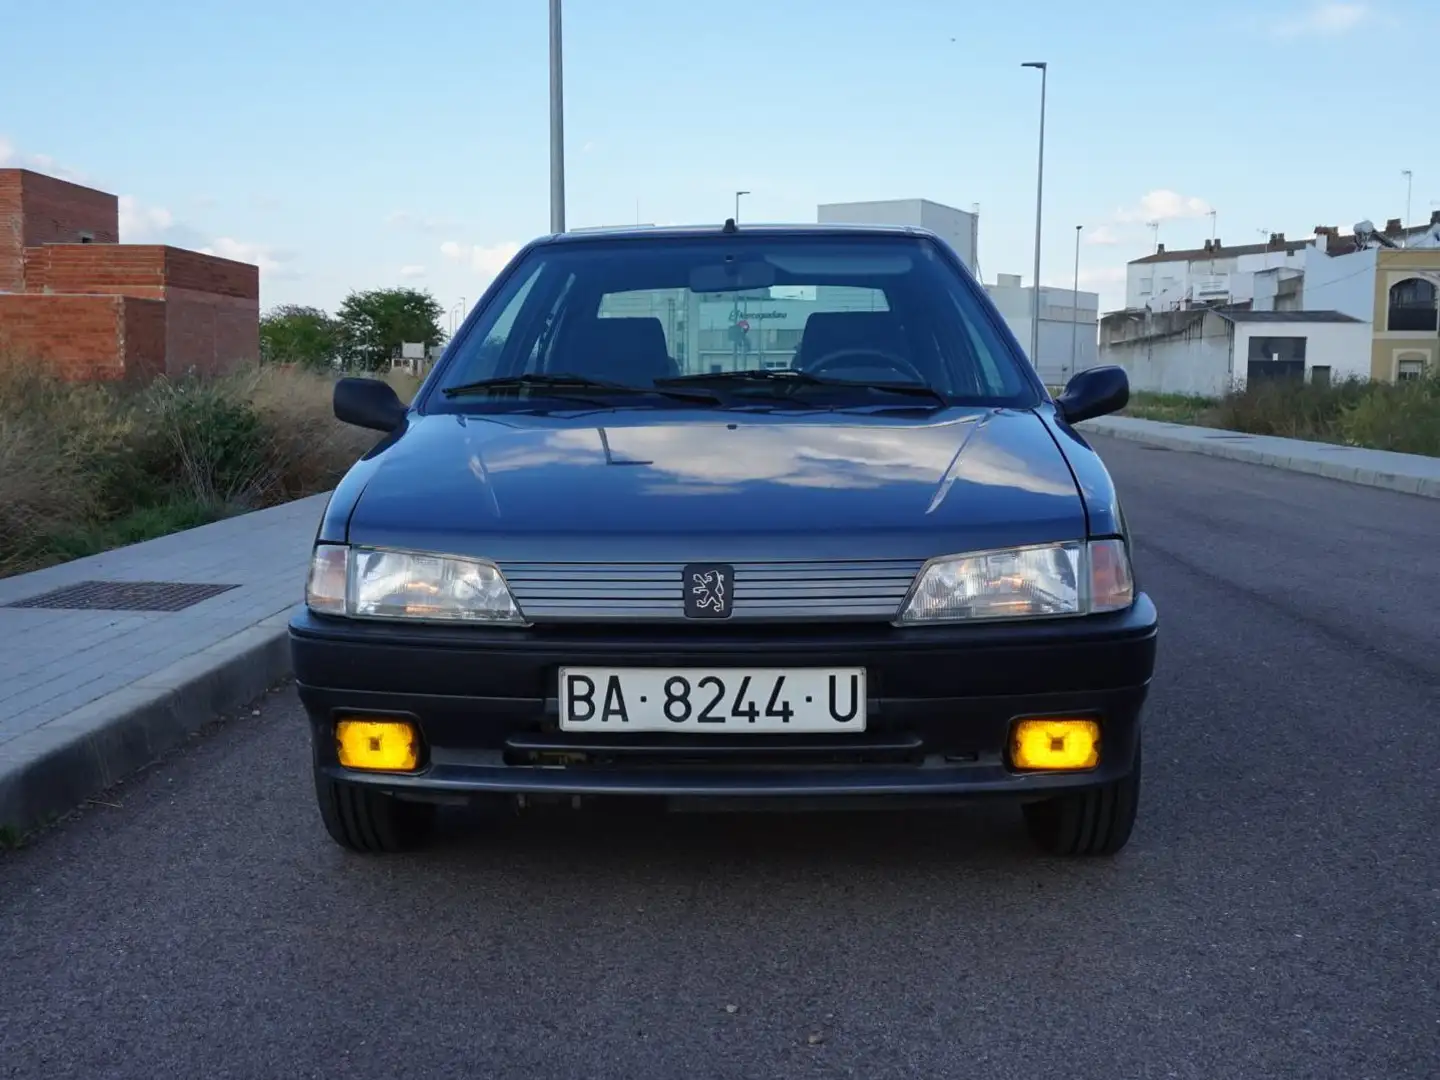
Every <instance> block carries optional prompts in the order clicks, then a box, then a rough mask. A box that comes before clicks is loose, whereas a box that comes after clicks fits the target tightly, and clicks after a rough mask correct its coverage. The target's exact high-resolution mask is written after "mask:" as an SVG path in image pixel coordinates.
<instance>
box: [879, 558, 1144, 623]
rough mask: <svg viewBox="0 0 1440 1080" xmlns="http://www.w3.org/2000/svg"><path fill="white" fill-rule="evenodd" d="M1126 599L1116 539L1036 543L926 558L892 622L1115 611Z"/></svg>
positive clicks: (1126, 568) (1128, 579) (1126, 576)
mask: <svg viewBox="0 0 1440 1080" xmlns="http://www.w3.org/2000/svg"><path fill="white" fill-rule="evenodd" d="M1134 600H1135V583H1134V579H1133V577H1132V575H1131V572H1130V558H1129V555H1128V554H1127V552H1126V551H1125V544H1124V541H1121V540H1093V541H1090V542H1089V543H1081V542H1078V541H1077V542H1072V543H1064V544H1041V545H1036V546H1034V547H1021V548H1002V549H999V550H995V551H976V552H970V553H968V554H964V555H950V556H946V557H944V558H940V559H932V560H931V561H930V562H929V563H927V564H926V565H925V568H924V569H923V570H921V572H920V577H919V579H918V580H917V581H916V583H915V587H914V588H913V589H911V590H910V596H909V598H908V599H907V600H906V602H905V607H904V609H903V610H902V611H901V612H900V618H899V620H898V621H899V622H901V623H926V622H958V621H973V620H980V619H1017V618H1032V619H1033V618H1040V617H1044V616H1054V615H1087V614H1095V613H1099V612H1102V611H1120V610H1123V609H1124V608H1127V607H1129V606H1130V605H1131V604H1132V603H1133V602H1134Z"/></svg>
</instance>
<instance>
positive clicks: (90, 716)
mask: <svg viewBox="0 0 1440 1080" xmlns="http://www.w3.org/2000/svg"><path fill="white" fill-rule="evenodd" d="M326 498H327V496H326V495H317V496H314V497H312V498H309V499H302V500H300V501H298V502H294V503H289V504H287V505H285V506H279V507H275V508H274V509H270V510H262V511H258V512H256V513H253V514H246V515H244V516H243V517H237V518H231V519H228V520H225V521H219V522H216V523H215V524H213V525H206V526H203V527H202V528H199V529H191V530H189V531H187V532H183V533H177V534H175V535H172V536H166V537H162V538H160V539H158V540H151V541H148V542H146V543H143V544H135V545H133V546H131V547H127V548H121V549H120V550H118V551H113V552H108V553H106V554H104V555H96V556H92V557H90V558H86V559H78V560H76V561H74V562H70V563H65V564H63V565H61V566H55V567H51V568H49V569H47V570H40V571H37V572H35V573H31V574H22V575H19V576H17V577H12V578H3V579H0V641H3V642H4V649H3V651H0V826H8V827H10V828H13V829H20V830H24V829H27V828H30V827H32V826H34V825H36V824H39V823H41V822H43V821H44V819H45V818H46V817H48V816H50V815H52V814H60V813H64V812H66V811H68V810H70V809H73V808H74V807H75V806H77V805H78V804H80V803H82V802H84V800H85V799H86V798H88V797H90V796H93V795H95V794H96V793H97V792H99V791H102V790H103V789H105V788H106V787H109V786H110V785H111V784H113V783H114V782H115V781H117V780H120V779H123V778H124V777H125V776H126V775H128V774H129V773H131V772H133V771H135V770H136V769H138V768H141V767H142V766H144V765H146V764H148V763H149V762H151V761H153V760H155V758H157V757H158V756H159V755H160V754H162V753H163V752H164V751H166V750H167V749H169V748H170V747H172V746H174V745H176V744H177V743H179V742H180V741H181V740H182V739H184V738H185V737H186V736H187V735H189V734H190V733H191V732H193V731H194V730H196V729H197V728H199V727H200V726H201V725H203V724H205V723H206V722H208V721H209V720H210V719H212V718H213V717H214V716H215V715H216V714H217V713H219V712H223V711H225V710H228V709H233V708H236V707H238V706H240V705H243V704H245V703H246V702H248V701H250V700H252V699H254V698H255V697H258V696H259V695H260V694H261V693H262V692H263V691H264V690H265V688H266V687H268V686H270V685H271V684H273V683H274V682H276V681H278V680H279V679H281V678H283V677H284V676H285V675H286V674H287V673H288V671H289V667H290V657H289V650H288V643H287V641H286V637H285V624H286V622H287V620H288V619H289V617H290V612H291V610H292V609H293V608H294V606H295V605H296V604H297V603H299V602H300V601H301V600H302V599H303V595H304V587H305V572H306V565H307V562H308V559H309V553H310V545H311V543H312V541H313V540H314V537H315V531H316V528H317V527H318V525H319V522H320V515H321V513H322V512H323V510H324V508H325V500H326ZM137 583H140V584H138V585H137ZM57 590H65V593H61V594H56V591H57ZM52 594H56V595H52ZM67 594H68V595H67ZM17 605H18V606H17Z"/></svg>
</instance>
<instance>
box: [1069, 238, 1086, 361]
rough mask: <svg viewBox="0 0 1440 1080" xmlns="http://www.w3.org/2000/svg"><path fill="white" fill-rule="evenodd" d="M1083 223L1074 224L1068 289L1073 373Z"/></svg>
mask: <svg viewBox="0 0 1440 1080" xmlns="http://www.w3.org/2000/svg"><path fill="white" fill-rule="evenodd" d="M1084 228H1085V226H1084V225H1076V226H1075V284H1074V287H1073V288H1072V289H1071V291H1070V374H1071V375H1074V374H1075V356H1076V349H1077V347H1078V344H1079V334H1080V232H1081V230H1082V229H1084Z"/></svg>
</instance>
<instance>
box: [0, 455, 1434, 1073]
mask: <svg viewBox="0 0 1440 1080" xmlns="http://www.w3.org/2000/svg"><path fill="white" fill-rule="evenodd" d="M1101 449H1102V452H1103V453H1104V454H1105V455H1106V458H1107V459H1108V460H1109V462H1110V463H1111V466H1112V469H1113V470H1114V472H1115V475H1116V477H1117V480H1118V482H1119V483H1120V485H1121V490H1122V493H1123V495H1124V497H1125V498H1126V501H1127V508H1128V512H1129V514H1130V517H1131V520H1132V523H1133V526H1134V528H1135V530H1136V531H1137V533H1138V536H1139V538H1140V539H1139V569H1140V573H1141V574H1142V575H1143V582H1144V585H1145V586H1146V587H1147V588H1148V589H1149V591H1150V592H1151V593H1152V594H1153V595H1154V597H1155V598H1156V601H1157V603H1158V604H1159V606H1160V609H1161V615H1162V621H1163V626H1162V645H1161V660H1160V672H1159V674H1158V677H1157V682H1156V686H1155V690H1154V694H1153V697H1152V702H1153V704H1152V707H1151V712H1150V727H1149V735H1148V736H1147V747H1146V768H1147V775H1146V785H1147V786H1146V789H1145V792H1144V795H1143V800H1142V807H1141V821H1140V824H1139V826H1138V827H1137V831H1136V835H1135V838H1134V840H1133V841H1132V843H1131V846H1130V847H1129V848H1128V849H1127V850H1126V851H1125V852H1124V853H1123V854H1122V855H1121V856H1120V857H1119V858H1117V859H1116V860H1114V861H1112V862H1092V863H1084V864H1080V863H1070V862H1063V861H1051V860H1046V859H1043V858H1040V857H1037V856H1036V855H1034V854H1032V853H1031V851H1030V849H1029V848H1028V847H1027V845H1026V842H1025V840H1024V837H1023V835H1022V834H1021V832H1020V830H1019V827H1018V824H1017V822H1016V819H1015V817H1014V815H1013V814H1012V813H1011V812H1010V811H1008V810H1006V809H1004V808H998V807H997V808H985V809H981V810H975V811H969V812H965V813H962V814H959V815H953V816H951V815H946V816H927V815H909V814H907V815H904V816H900V817H894V818H891V817H886V818H883V819H868V818H856V817H853V816H843V817H842V816H825V817H819V818H814V819H801V820H781V819H775V818H770V817H763V818H758V819H755V818H731V817H709V818H693V817H686V818H674V819H668V820H658V821H643V822H639V823H635V822H617V821H611V820H586V821H578V822H577V821H567V820H553V821H531V822H522V823H520V824H516V825H512V826H509V827H507V828H505V829H504V830H502V831H500V832H499V833H491V834H487V833H486V832H485V831H483V829H482V828H481V826H480V824H479V823H478V822H476V821H474V820H469V819H463V818H462V819H458V820H452V821H451V822H449V823H447V827H446V831H445V834H444V835H443V837H442V840H441V843H440V844H439V846H438V847H437V848H435V849H434V850H431V851H429V852H427V853H425V854H423V855H419V856H414V857H405V858H398V859H385V860H367V859H363V858H354V857H347V856H346V855H344V854H343V853H342V852H340V851H339V850H338V849H336V848H335V847H333V846H332V845H331V843H330V841H329V840H328V839H327V838H326V837H325V836H324V834H323V832H322V829H321V826H320V823H319V820H318V818H317V816H316V813H315V810H314V805H313V801H312V796H311V792H310V789H309V786H308V772H307V765H306V750H305V738H304V734H303V729H302V724H301V720H300V716H299V712H298V709H297V707H296V704H295V700H294V697H293V695H292V694H290V693H289V692H283V693H279V694H277V695H275V696H274V697H272V698H270V699H268V700H267V701H266V702H265V703H264V704H263V707H262V708H261V710H260V715H259V716H256V717H250V716H246V717H244V718H243V719H242V720H241V721H240V722H236V723H231V724H229V725H226V726H225V727H223V728H220V729H219V730H218V731H216V732H214V733H212V734H211V735H209V736H208V737H206V738H203V739H200V740H197V741H196V742H195V743H193V744H192V745H191V746H190V747H189V748H188V749H186V750H185V751H183V752H181V753H180V754H178V755H176V756H174V757H173V758H171V759H170V760H168V761H167V762H165V763H163V764H162V765H160V766H158V767H157V768H155V769H154V770H152V771H151V772H149V773H148V774H147V775H145V776H144V777H143V778H141V779H140V780H139V781H138V782H135V783H133V784H130V785H127V786H126V787H124V788H123V789H121V790H120V791H118V792H117V793H115V794H114V796H113V798H114V800H115V801H116V802H117V804H118V808H110V807H93V808H92V809H91V810H90V811H88V812H87V813H85V814H84V815H83V816H81V817H79V818H78V819H75V820H72V821H69V822H67V823H65V824H63V825H61V826H60V827H58V828H57V829H55V830H53V831H52V832H51V833H49V834H48V835H46V836H44V837H42V838H41V839H40V840H39V841H38V842H37V843H36V844H35V845H34V846H33V847H30V848H27V849H25V850H22V851H20V852H18V853H12V854H10V855H8V856H3V857H0V1076H7V1077H36V1078H44V1080H61V1078H63V1077H85V1078H96V1077H144V1078H147V1080H149V1078H153V1077H160V1076H164V1077H169V1076H174V1077H205V1078H207V1080H219V1078H222V1077H236V1078H245V1080H256V1078H263V1077H277V1078H279V1077H283V1078H287V1080H289V1078H300V1077H311V1076H336V1075H341V1074H342V1072H343V1073H344V1074H349V1075H353V1076H356V1077H386V1078H398V1077H449V1076H454V1077H462V1076H464V1077H481V1076H504V1077H525V1078H527V1080H539V1078H548V1077H586V1078H598V1077H627V1078H642V1077H643V1078H648V1077H667V1078H668V1077H682V1076H683V1077H687V1078H692V1077H693V1078H700V1077H711V1076H715V1077H721V1076H724V1077H738V1076H745V1077H770V1076H776V1077H778V1076H785V1077H802V1076H856V1077H864V1078H866V1080H878V1078H882V1077H956V1078H960V1077H971V1076H973V1077H985V1078H991V1077H995V1078H1006V1077H1026V1078H1030V1077H1062V1076H1063V1077H1086V1078H1088V1077H1096V1078H1102V1077H1103V1078H1105V1080H1116V1078H1122V1077H1137V1078H1141V1077H1143V1078H1146V1080H1151V1078H1168V1077H1181V1078H1191V1077H1193V1078H1204V1080H1217V1078H1223V1080H1242V1078H1252V1077H1253V1078H1266V1080H1276V1078H1288V1077H1306V1078H1328V1077H1336V1078H1340V1077H1343V1078H1345V1080H1361V1078H1370V1077H1374V1078H1377V1080H1379V1078H1384V1080H1397V1078H1403V1077H1427V1078H1433V1077H1435V1076H1437V1075H1440V861H1437V860H1440V848H1437V842H1436V840H1437V837H1440V799H1437V793H1440V784H1437V781H1440V721H1437V709H1440V648H1437V645H1440V615H1437V611H1440V502H1434V501H1425V500H1421V499H1418V498H1409V497H1405V496H1400V495H1393V494H1388V493H1383V492H1377V491H1371V490H1366V489H1361V488H1353V487H1347V486H1345V485H1342V484H1339V483H1335V482H1332V481H1326V480H1321V479H1318V478H1310V477H1303V476H1296V475H1293V474H1286V473H1282V472H1278V471H1272V470H1266V469H1262V468H1258V467H1254V466H1247V465H1240V464H1234V463H1230V462H1223V461H1215V460H1210V459H1204V458H1200V457H1194V456H1190V455H1184V454H1180V453H1168V452H1161V451H1148V450H1144V449H1140V448H1138V447H1135V446H1132V445H1128V444H1120V443H1111V442H1108V441H1107V442H1103V443H1102V444H1101Z"/></svg>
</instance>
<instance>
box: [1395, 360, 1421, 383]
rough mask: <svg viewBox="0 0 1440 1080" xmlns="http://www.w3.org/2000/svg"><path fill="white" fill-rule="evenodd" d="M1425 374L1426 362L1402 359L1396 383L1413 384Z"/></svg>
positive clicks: (1396, 374)
mask: <svg viewBox="0 0 1440 1080" xmlns="http://www.w3.org/2000/svg"><path fill="white" fill-rule="evenodd" d="M1424 374H1425V361H1424V360H1419V359H1402V360H1401V361H1400V362H1399V365H1398V370H1397V371H1396V372H1395V380H1396V382H1413V381H1414V380H1416V379H1418V378H1420V377H1421V376H1422V375H1424Z"/></svg>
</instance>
